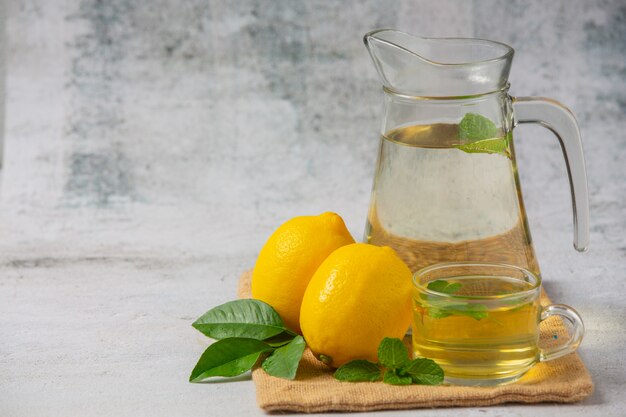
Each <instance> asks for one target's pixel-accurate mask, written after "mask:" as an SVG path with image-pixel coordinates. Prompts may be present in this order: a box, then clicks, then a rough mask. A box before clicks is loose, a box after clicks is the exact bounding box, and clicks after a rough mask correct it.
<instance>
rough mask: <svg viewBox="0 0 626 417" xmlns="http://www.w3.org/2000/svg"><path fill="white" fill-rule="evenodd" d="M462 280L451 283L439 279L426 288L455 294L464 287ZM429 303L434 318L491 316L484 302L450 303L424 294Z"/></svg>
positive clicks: (476, 318) (480, 317)
mask: <svg viewBox="0 0 626 417" xmlns="http://www.w3.org/2000/svg"><path fill="white" fill-rule="evenodd" d="M462 286H463V285H462V284H461V283H460V282H454V283H450V282H448V281H446V280H445V279H438V280H435V281H431V282H429V283H428V285H427V286H426V288H428V289H429V290H432V291H437V292H440V293H443V294H449V295H452V294H455V293H457V292H459V291H460V290H461V288H462ZM423 298H425V299H426V304H427V307H428V308H427V310H428V315H429V316H430V317H432V318H434V319H442V318H445V317H449V316H466V317H471V318H473V319H475V320H480V319H484V318H486V317H488V316H489V313H488V311H487V310H488V308H487V306H486V305H484V304H472V303H450V302H449V301H442V300H438V299H434V298H433V297H429V296H428V295H424V297H423Z"/></svg>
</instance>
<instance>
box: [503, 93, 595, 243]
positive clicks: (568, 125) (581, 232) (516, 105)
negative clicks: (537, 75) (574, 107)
mask: <svg viewBox="0 0 626 417" xmlns="http://www.w3.org/2000/svg"><path fill="white" fill-rule="evenodd" d="M513 111H514V114H515V116H514V117H515V121H516V122H518V123H538V124H540V125H542V126H543V127H546V128H548V129H550V130H551V131H552V133H554V134H555V135H556V137H557V139H558V140H559V142H560V143H561V150H562V151H563V156H564V157H565V164H566V166H567V174H568V176H569V185H570V191H571V193H572V209H573V211H574V248H575V249H576V250H577V251H579V252H584V251H586V250H587V246H588V245H589V195H588V191H587V172H586V169H585V157H584V155H583V142H582V139H581V137H580V130H579V129H578V123H576V118H575V117H574V115H573V114H572V112H571V111H570V110H569V109H568V108H567V107H565V106H564V105H562V104H561V103H559V102H558V101H555V100H552V99H549V98H544V97H515V98H513Z"/></svg>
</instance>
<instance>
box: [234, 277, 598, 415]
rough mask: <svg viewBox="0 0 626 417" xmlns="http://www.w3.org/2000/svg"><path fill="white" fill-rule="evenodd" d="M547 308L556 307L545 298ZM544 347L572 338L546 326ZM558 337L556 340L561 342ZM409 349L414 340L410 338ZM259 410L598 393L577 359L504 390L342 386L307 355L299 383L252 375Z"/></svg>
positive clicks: (242, 290)
mask: <svg viewBox="0 0 626 417" xmlns="http://www.w3.org/2000/svg"><path fill="white" fill-rule="evenodd" d="M251 275H252V274H251V271H248V272H245V273H244V274H243V275H242V276H241V278H240V281H239V291H238V293H239V298H250V278H251ZM541 302H542V304H544V305H547V304H550V300H549V299H548V297H547V295H546V294H545V293H543V294H542V299H541ZM541 329H542V333H541V344H542V346H550V344H554V343H559V342H556V340H560V341H562V340H563V337H567V334H566V329H565V328H564V326H563V325H562V324H561V322H560V319H558V318H551V319H548V320H547V321H545V322H544V323H543V324H542V326H541ZM555 336H556V337H555ZM405 343H406V344H407V347H408V346H410V339H409V338H406V339H405ZM252 380H253V381H254V383H255V385H256V392H257V402H258V404H259V407H261V408H262V409H264V410H265V411H268V412H277V411H289V412H299V413H315V412H323V411H373V410H392V409H409V408H430V407H471V406H487V405H495V404H502V403H507V402H518V403H539V402H558V403H572V402H576V401H581V400H582V399H583V398H585V397H587V396H588V395H590V394H591V393H592V391H593V383H592V382H591V376H590V375H589V372H588V371H587V369H586V368H585V365H584V364H583V363H582V361H581V360H580V357H579V356H578V355H577V354H576V353H571V354H569V355H566V356H564V357H562V358H559V359H556V360H553V361H550V362H542V363H539V364H537V365H535V366H534V367H533V368H532V369H531V370H530V371H529V372H528V373H527V374H526V375H525V376H524V377H523V378H522V379H520V380H519V381H517V382H515V383H513V384H509V385H502V386H498V387H488V388H487V387H459V386H434V387H433V386H424V385H409V386H392V385H388V384H384V383H382V382H359V383H351V382H339V381H337V380H336V379H334V378H333V371H332V370H331V369H329V368H327V367H326V366H325V365H323V364H322V363H321V362H319V361H318V360H317V359H315V358H314V357H313V355H312V354H311V351H309V350H308V349H307V350H306V351H305V352H304V356H303V358H302V361H301V362H300V367H299V368H298V374H297V376H296V379H295V380H293V381H289V380H286V379H280V378H275V377H272V376H269V375H268V374H266V373H265V372H264V371H263V370H262V369H261V368H258V367H257V368H256V369H254V370H253V371H252Z"/></svg>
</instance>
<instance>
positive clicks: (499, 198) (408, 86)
mask: <svg viewBox="0 0 626 417" xmlns="http://www.w3.org/2000/svg"><path fill="white" fill-rule="evenodd" d="M364 41H365V45H366V47H367V49H368V51H369V53H370V55H371V57H372V59H373V61H374V65H375V66H376V69H377V71H378V74H379V75H380V78H381V79H382V82H383V90H384V116H383V123H382V129H381V142H380V148H379V154H378V162H377V167H376V174H375V178H374V185H373V190H372V197H371V203H370V208H369V213H368V219H367V224H366V230H365V240H366V241H367V242H368V243H373V244H376V245H387V246H391V247H392V248H394V249H395V250H396V251H397V252H398V254H399V256H400V257H401V258H402V259H403V260H404V261H405V262H406V263H407V264H408V265H409V267H410V268H411V270H412V271H416V270H418V269H420V268H423V267H425V266H428V265H432V264H435V263H439V262H453V261H480V262H498V263H505V264H510V265H515V266H519V267H523V268H526V269H528V270H530V271H532V272H534V273H535V274H539V273H540V271H539V266H538V263H537V259H536V257H535V252H534V249H533V246H532V239H531V235H530V230H529V228H528V221H527V219H526V213H525V211H524V203H523V201H522V192H521V188H520V183H519V177H518V174H517V166H516V161H515V149H514V141H513V134H512V131H513V127H514V126H515V125H516V124H517V123H539V124H541V125H542V126H544V127H547V128H548V129H550V130H552V132H554V133H555V134H556V136H557V138H558V139H559V141H560V143H561V148H562V150H563V153H564V155H565V161H566V164H567V171H568V174H569V180H570V181H569V182H570V187H571V193H572V207H573V211H574V247H575V248H576V250H578V251H584V250H585V249H586V247H587V244H588V240H589V230H588V222H589V203H588V197H587V177H586V173H585V161H584V157H583V148H582V141H581V138H580V132H579V130H578V125H577V123H576V120H575V118H574V116H573V115H572V113H571V112H570V111H569V110H568V109H567V108H566V107H564V106H563V105H561V104H559V103H558V102H556V101H554V100H550V99H546V98H541V97H515V98H514V97H511V96H509V95H508V88H509V84H508V81H507V78H508V75H509V70H510V68H511V62H512V59H513V52H514V51H513V49H512V48H511V47H509V46H507V45H505V44H502V43H499V42H492V41H487V40H481V39H434V38H430V39H429V38H419V37H415V36H411V35H408V34H406V33H403V32H398V31H394V30H377V31H374V32H370V33H368V34H366V35H365V38H364Z"/></svg>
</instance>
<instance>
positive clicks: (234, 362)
mask: <svg viewBox="0 0 626 417" xmlns="http://www.w3.org/2000/svg"><path fill="white" fill-rule="evenodd" d="M270 351H272V347H271V346H269V345H267V344H266V343H263V342H261V341H259V340H256V339H247V338H241V337H233V338H230V339H223V340H218V341H217V342H215V343H213V344H212V345H210V346H209V347H208V348H207V349H206V350H205V351H204V353H203V354H202V356H200V359H199V360H198V363H197V364H196V366H195V368H193V371H191V375H190V376H189V382H198V381H201V380H203V379H206V378H209V377H212V376H227V377H228V376H237V375H240V374H242V373H244V372H246V371H247V370H249V369H250V368H252V367H253V366H254V364H255V363H256V361H257V360H258V359H259V357H260V356H261V355H262V354H263V353H265V352H270Z"/></svg>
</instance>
